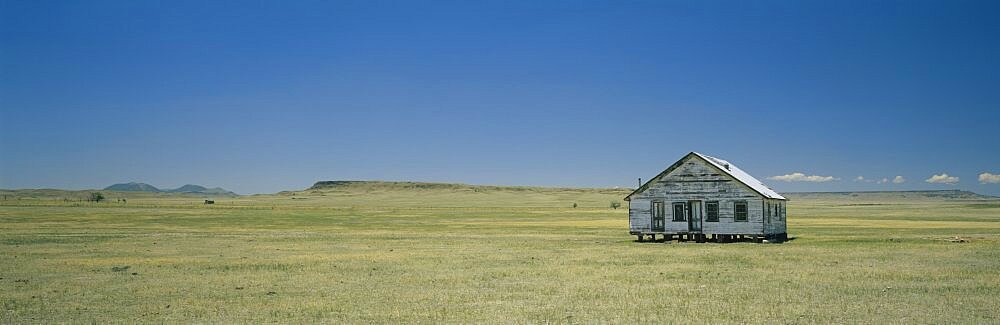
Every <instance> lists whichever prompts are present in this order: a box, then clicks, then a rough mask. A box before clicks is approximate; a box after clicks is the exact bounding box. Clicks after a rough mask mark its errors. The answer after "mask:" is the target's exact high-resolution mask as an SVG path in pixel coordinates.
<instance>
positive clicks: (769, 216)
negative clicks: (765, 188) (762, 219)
mask: <svg viewBox="0 0 1000 325" xmlns="http://www.w3.org/2000/svg"><path fill="white" fill-rule="evenodd" d="M771 211H773V210H771V202H768V203H767V212H766V213H764V215H765V216H767V223H771Z"/></svg>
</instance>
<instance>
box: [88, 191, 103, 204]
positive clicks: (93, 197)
mask: <svg viewBox="0 0 1000 325" xmlns="http://www.w3.org/2000/svg"><path fill="white" fill-rule="evenodd" d="M87 201H91V202H101V201H104V194H101V192H91V193H90V197H89V198H87Z"/></svg>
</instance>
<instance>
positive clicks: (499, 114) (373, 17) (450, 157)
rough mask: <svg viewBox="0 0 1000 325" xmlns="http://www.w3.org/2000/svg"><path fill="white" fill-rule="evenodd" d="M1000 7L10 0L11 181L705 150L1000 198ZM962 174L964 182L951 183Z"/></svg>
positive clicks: (625, 179) (1, 42)
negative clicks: (934, 180)
mask: <svg viewBox="0 0 1000 325" xmlns="http://www.w3.org/2000/svg"><path fill="white" fill-rule="evenodd" d="M998 13H1000V5H998V3H997V2H991V1H981V2H979V1H936V2H923V1H898V2H897V1H893V2H888V1H886V2H874V1H858V2H852V1H759V2H752V3H748V2H744V1H677V2H673V1H648V2H645V1H644V2H622V1H615V2H612V1H608V2H588V1H556V2H547V1H523V2H510V1H447V2H437V1H414V2H403V1H388V2H383V1H349V2H347V1H316V2H309V1H292V2H289V1H256V2H210V1H189V2H186V1H177V2H174V1H169V2H161V1H79V2H75V1H64V2H43V1H9V0H0V188H68V189H85V188H100V187H104V186H107V185H109V184H112V183H117V182H126V181H141V182H147V183H150V184H153V185H156V186H160V187H175V186H179V185H183V184H185V183H196V184H203V185H208V186H221V187H225V188H227V189H231V190H235V191H237V192H239V193H267V192H275V191H279V190H289V189H301V188H304V187H308V186H309V185H311V184H312V183H313V182H315V181H318V180H335V179H378V180H414V181H441V182H464V183H476V184H509V185H546V186H588V187H610V186H635V183H636V178H638V177H643V178H648V177H651V176H653V175H655V174H657V173H658V172H659V171H661V170H662V169H664V168H665V167H667V166H669V165H670V164H671V163H673V162H674V161H675V160H676V159H678V158H680V157H681V156H683V155H684V154H686V153H687V152H689V151H699V152H703V153H706V154H709V155H714V156H718V157H722V158H725V159H728V160H730V161H732V162H733V163H735V164H737V165H739V166H740V167H741V168H742V169H744V170H746V171H748V172H750V173H751V174H753V175H755V176H757V177H758V178H760V179H762V180H764V179H766V178H767V177H772V176H781V175H794V174H793V173H796V172H800V173H802V174H803V176H804V177H796V176H790V177H786V178H787V179H789V180H794V179H812V180H825V179H828V178H824V177H832V178H835V179H834V180H829V181H823V182H810V181H787V182H786V181H781V180H765V182H766V183H768V184H769V185H770V186H771V187H773V188H775V189H777V190H778V191H842V190H915V189H967V190H973V191H976V192H980V193H988V194H994V195H998V194H1000V184H997V183H986V184H983V183H981V182H979V180H978V177H979V175H980V174H982V173H990V174H1000V150H998V149H997V142H998V141H997V140H1000V136H998V134H1000V133H998V130H997V128H998V126H1000V91H997V89H1000V41H998V40H1000V17H998V15H1000V14H998ZM943 173H947V174H948V175H949V176H950V177H957V178H958V182H957V183H955V184H942V183H929V182H926V181H925V180H927V179H930V178H931V177H932V175H940V174H943ZM897 175H898V176H902V177H903V178H904V179H905V182H902V183H893V182H891V180H892V179H893V178H895V176H897ZM808 176H819V177H818V178H810V177H808ZM857 176H863V177H865V179H866V180H871V181H856V180H855V178H856V177H857ZM883 178H888V179H889V180H890V182H886V183H881V184H880V183H879V182H878V181H879V180H882V179H883ZM939 179H941V180H946V181H952V180H954V179H947V178H945V177H939ZM992 179H993V178H991V177H986V178H984V180H992Z"/></svg>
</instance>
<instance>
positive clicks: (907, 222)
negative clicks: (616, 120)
mask: <svg viewBox="0 0 1000 325" xmlns="http://www.w3.org/2000/svg"><path fill="white" fill-rule="evenodd" d="M501 192H502V193H501ZM620 192H623V190H599V191H598V190H594V191H587V190H579V191H574V190H554V189H552V190H546V191H531V190H523V191H518V192H513V191H510V192H507V191H496V193H492V194H491V193H489V191H487V193H485V194H483V193H481V192H474V191H473V192H471V193H466V192H465V191H462V190H455V189H438V190H407V191H396V192H394V191H392V190H391V189H386V190H381V192H379V193H376V194H371V195H370V196H368V197H366V196H364V195H361V194H359V193H353V192H349V193H339V194H337V193H333V192H332V191H327V192H323V191H314V192H313V193H307V191H304V192H296V193H295V195H294V197H296V198H295V199H292V198H291V197H292V196H293V195H291V194H290V193H283V194H280V195H269V196H244V197H238V198H229V199H218V200H217V204H215V205H212V206H206V205H203V204H200V201H199V200H200V198H197V197H176V196H169V197H163V198H157V197H155V196H148V197H144V198H141V199H135V200H134V201H135V202H133V200H131V199H130V200H129V203H128V204H126V205H121V204H116V203H114V202H111V203H85V202H84V203H80V202H71V204H70V203H66V201H65V200H63V201H61V202H60V201H58V200H45V199H36V200H20V201H14V202H11V201H4V202H2V203H0V323H61V322H68V323H91V322H98V323H108V322H126V323H135V322H138V323H150V322H155V323H190V322H201V323H235V322H239V323H344V322H347V323H389V322H408V323H409V322H413V323H438V322H444V323H469V322H472V323H481V322H488V323H494V322H505V323H506V322H518V323H524V322H561V323H577V322H585V323H590V322H613V323H623V322H636V321H645V322H681V323H695V322H698V323H704V322H727V323H728V322H749V323H775V322H780V323H997V322H1000V312H998V311H1000V299H997V297H1000V204H998V202H997V201H975V200H973V201H969V200H946V199H935V200H917V199H887V198H878V199H877V200H873V201H864V203H865V205H860V204H856V203H858V201H855V200H851V201H850V202H846V203H845V202H842V201H841V200H837V199H831V198H828V197H826V198H823V197H820V198H806V199H801V200H793V201H791V202H789V209H788V213H789V216H788V222H789V236H791V237H793V240H791V241H788V242H786V243H783V244H752V243H731V244H712V243H708V244H694V243H671V244H664V243H637V242H634V241H633V240H634V238H633V237H630V236H628V224H627V217H626V213H627V212H626V210H625V209H618V210H614V209H610V208H607V207H606V206H607V204H608V202H609V201H610V200H614V199H620V198H621V197H622V196H624V195H621V193H620ZM449 193H451V194H452V195H451V196H449ZM323 194H325V195H326V196H323ZM299 197H306V198H305V199H302V198H299ZM463 200H467V201H463ZM573 202H578V203H579V204H580V207H579V208H575V209H574V208H571V207H570V206H571V205H570V204H571V203H573ZM126 267H127V268H126Z"/></svg>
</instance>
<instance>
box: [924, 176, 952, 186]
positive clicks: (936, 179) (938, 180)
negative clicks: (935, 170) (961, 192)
mask: <svg viewBox="0 0 1000 325" xmlns="http://www.w3.org/2000/svg"><path fill="white" fill-rule="evenodd" d="M924 181H925V182H928V183H932V184H948V185H953V184H955V183H958V177H957V176H948V173H942V174H941V175H934V176H931V178H928V179H926V180H924Z"/></svg>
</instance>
